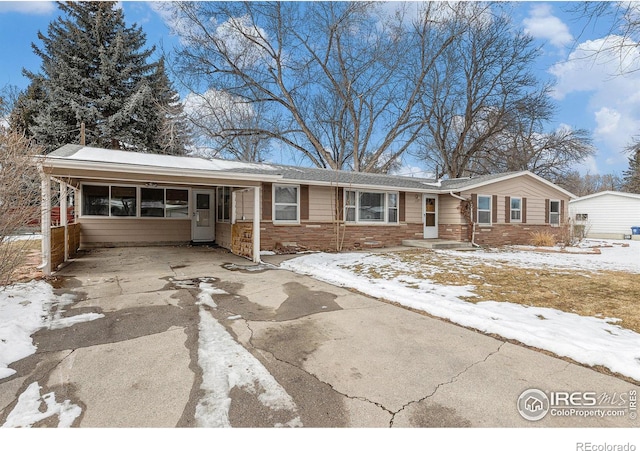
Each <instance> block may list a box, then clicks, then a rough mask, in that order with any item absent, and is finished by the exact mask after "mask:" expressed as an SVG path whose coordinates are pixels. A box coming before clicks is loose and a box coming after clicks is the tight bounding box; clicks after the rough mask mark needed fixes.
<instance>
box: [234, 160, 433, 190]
mask: <svg viewBox="0 0 640 451" xmlns="http://www.w3.org/2000/svg"><path fill="white" fill-rule="evenodd" d="M269 166H270V167H271V168H272V169H270V170H261V169H252V168H248V169H244V168H238V169H234V170H233V171H234V172H243V173H252V174H269V175H276V174H279V175H282V177H283V180H288V181H296V182H319V183H323V184H325V183H328V184H338V185H340V186H349V185H354V186H380V187H395V188H405V189H416V190H424V189H430V188H431V189H436V188H435V187H434V186H431V185H429V184H433V183H434V180H431V179H424V178H413V177H402V176H395V175H387V174H372V173H366V172H353V171H335V170H332V169H322V168H305V167H298V166H285V165H279V164H269Z"/></svg>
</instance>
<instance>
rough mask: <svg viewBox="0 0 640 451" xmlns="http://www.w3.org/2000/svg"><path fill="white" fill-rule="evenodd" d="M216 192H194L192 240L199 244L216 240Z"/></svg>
mask: <svg viewBox="0 0 640 451" xmlns="http://www.w3.org/2000/svg"><path fill="white" fill-rule="evenodd" d="M214 202H215V191H210V190H194V191H193V209H192V211H193V217H192V219H191V240H192V241H196V242H197V241H199V242H208V241H214V239H215V236H216V235H215V223H216V222H215V217H214V212H215V205H214Z"/></svg>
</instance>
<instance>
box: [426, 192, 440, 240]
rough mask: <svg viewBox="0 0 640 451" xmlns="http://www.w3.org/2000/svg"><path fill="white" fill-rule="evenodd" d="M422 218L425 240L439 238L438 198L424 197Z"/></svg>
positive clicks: (432, 196)
mask: <svg viewBox="0 0 640 451" xmlns="http://www.w3.org/2000/svg"><path fill="white" fill-rule="evenodd" d="M422 218H423V221H424V223H423V225H424V238H438V196H437V195H427V194H425V195H424V196H423V197H422Z"/></svg>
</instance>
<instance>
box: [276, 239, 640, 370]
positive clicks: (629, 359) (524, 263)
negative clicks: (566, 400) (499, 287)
mask: <svg viewBox="0 0 640 451" xmlns="http://www.w3.org/2000/svg"><path fill="white" fill-rule="evenodd" d="M598 244H600V245H601V244H608V245H612V247H602V248H601V254H593V255H582V254H575V253H569V252H567V253H543V252H531V251H526V250H516V249H512V250H487V251H484V250H479V251H475V252H466V253H464V254H463V255H464V257H463V259H462V261H463V262H464V264H465V265H474V264H489V265H494V266H518V267H527V268H547V269H548V268H557V269H561V270H569V269H570V270H576V271H582V272H589V271H599V270H618V271H627V272H631V273H640V242H638V241H633V242H630V241H625V242H624V243H623V242H607V243H602V242H598V243H596V242H586V243H585V244H583V245H584V246H587V247H588V246H594V245H598ZM622 244H628V245H629V246H628V247H623V246H622ZM436 252H437V253H438V254H440V255H441V256H443V257H445V258H447V257H449V258H451V260H452V261H460V260H461V257H460V256H461V255H462V254H461V253H460V252H457V251H436ZM423 266H424V265H423ZM281 267H283V268H286V269H289V270H292V271H295V272H298V273H301V274H307V275H311V276H313V277H315V278H317V279H319V280H323V281H325V282H329V283H331V284H335V285H338V286H345V287H351V288H355V289H357V290H359V291H361V292H363V293H366V294H368V295H370V296H374V297H378V298H384V299H388V300H390V301H393V302H397V303H399V304H401V305H405V306H407V307H411V308H415V309H420V310H423V311H425V312H427V313H429V314H431V315H434V316H437V317H441V318H446V319H449V320H451V321H453V322H454V323H457V324H460V325H462V326H466V327H472V328H475V329H478V330H481V331H484V332H487V333H495V334H498V335H500V336H502V337H505V338H508V339H514V340H518V341H520V342H522V343H524V344H527V345H530V346H535V347H537V348H541V349H546V350H548V351H551V352H553V353H555V354H557V355H560V356H566V357H570V358H572V359H574V360H576V361H578V362H581V363H584V364H587V365H603V366H605V367H607V368H609V369H611V370H612V371H615V372H618V373H620V374H623V375H626V376H629V377H632V378H634V379H636V380H639V381H640V334H638V333H636V332H633V331H631V330H628V329H623V328H621V327H620V326H618V325H616V324H615V323H616V322H618V320H617V319H613V318H595V317H586V316H580V315H576V314H574V313H566V312H562V311H559V310H555V309H550V308H540V307H531V306H525V305H520V304H513V303H508V302H494V301H483V302H478V303H471V302H467V301H464V300H463V298H465V297H473V296H474V293H473V290H474V286H473V285H467V286H447V285H442V284H438V283H435V282H434V281H432V280H429V278H428V270H427V271H426V272H427V274H426V276H423V277H420V278H418V277H415V275H413V274H415V272H414V269H415V268H413V267H412V265H411V263H410V262H407V261H406V260H403V259H400V258H394V256H393V254H380V253H361V252H358V253H343V254H325V253H318V254H311V255H306V256H302V257H298V258H295V259H293V260H289V261H286V262H284V263H282V265H281ZM363 268H365V269H369V270H374V271H373V272H372V271H366V270H365V271H363V270H362V269H363ZM439 270H440V269H439V268H433V271H439ZM423 273H424V271H423Z"/></svg>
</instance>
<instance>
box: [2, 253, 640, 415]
mask: <svg viewBox="0 0 640 451" xmlns="http://www.w3.org/2000/svg"><path fill="white" fill-rule="evenodd" d="M265 260H271V261H272V262H274V263H276V264H277V262H278V261H279V260H280V259H279V258H277V257H273V258H269V257H265ZM204 278H206V279H207V281H208V283H211V284H213V286H214V287H215V288H216V289H217V290H216V292H215V293H214V294H212V298H213V301H214V302H215V304H216V305H217V308H215V309H208V310H207V312H208V314H211V315H212V316H213V317H214V318H215V319H216V320H217V321H218V322H219V323H220V324H222V325H223V326H224V327H225V328H226V330H227V331H228V332H229V333H230V334H231V335H232V336H233V337H234V339H235V340H236V341H237V342H238V343H240V344H241V345H242V346H244V347H245V348H246V349H247V350H248V351H249V352H250V353H251V354H252V355H253V356H254V357H256V358H257V359H258V360H259V361H260V362H261V363H262V365H264V367H265V368H266V369H267V370H268V371H269V373H271V375H272V376H273V377H274V378H275V379H276V380H277V382H278V383H279V384H280V385H281V386H282V387H283V388H284V390H285V391H286V392H287V393H288V394H289V395H290V396H291V398H292V399H293V401H294V403H295V404H296V406H297V413H298V414H299V417H300V420H301V422H302V424H303V425H304V426H306V427H537V426H541V427H555V426H559V427H612V426H614V427H617V426H620V427H636V426H637V425H638V424H637V422H634V421H630V419H629V418H627V417H605V418H581V417H575V416H573V417H553V416H550V415H548V416H547V417H545V418H544V419H543V420H541V421H538V422H530V421H527V420H525V419H524V418H522V417H521V416H520V415H519V413H518V411H517V408H516V402H517V399H518V397H519V396H520V394H521V393H522V392H523V391H524V390H526V389H529V388H538V389H541V390H543V391H595V392H597V393H608V394H613V393H618V394H619V393H627V392H629V391H630V390H634V389H636V390H637V388H638V387H637V386H635V385H633V384H630V383H627V382H625V381H622V380H620V379H617V378H614V377H611V376H607V375H604V374H601V373H598V372H595V371H593V370H591V369H588V368H585V367H581V366H578V365H575V364H572V363H568V362H566V361H564V360H561V359H557V358H553V357H550V356H548V355H545V354H542V353H540V352H536V351H534V350H530V349H527V348H524V347H521V346H516V345H514V344H511V343H507V342H504V341H501V340H498V339H495V338H492V337H489V336H486V335H482V334H479V333H476V332H474V331H470V330H468V329H465V328H462V327H458V326H455V325H452V324H450V323H447V322H445V321H440V320H437V319H434V318H431V317H427V316H424V315H421V314H418V313H415V312H412V311H409V310H406V309H403V308H401V307H398V306H395V305H391V304H388V303H385V302H382V301H379V300H377V299H373V298H370V297H367V296H364V295H361V294H359V293H356V292H354V291H352V290H347V289H343V288H339V287H335V286H332V285H328V284H326V283H323V282H320V281H317V280H315V279H312V278H310V277H307V276H302V275H298V274H294V273H291V272H288V271H285V270H280V269H278V268H277V266H272V265H259V266H255V265H252V264H251V263H250V262H248V261H246V260H243V259H240V258H238V257H236V256H233V255H231V254H229V253H227V252H226V251H223V250H220V249H211V248H207V247H170V248H153V247H150V248H120V249H100V250H93V251H90V252H88V253H86V255H84V256H83V257H81V258H79V259H77V260H76V261H74V262H73V263H72V264H70V265H69V266H67V267H66V268H65V269H63V270H62V271H60V272H59V274H58V280H59V288H58V289H59V290H61V291H65V292H71V293H73V294H74V295H76V297H77V300H76V302H75V303H74V304H73V305H72V306H70V307H69V308H68V309H67V311H66V313H65V314H66V315H67V316H72V315H75V314H79V313H86V312H98V313H103V314H104V315H105V316H104V318H101V319H98V320H95V321H91V322H87V323H79V324H76V325H74V326H72V327H69V328H66V329H58V330H42V331H39V332H38V333H36V334H35V335H34V336H33V339H34V341H35V342H36V343H37V346H38V351H37V353H36V354H35V355H32V356H30V357H28V358H26V359H23V360H21V361H19V362H16V363H14V364H13V365H12V367H13V368H14V369H16V370H17V374H16V375H14V376H12V377H10V378H6V379H3V380H0V424H2V423H3V422H4V420H5V419H6V417H7V415H8V414H9V412H10V411H11V409H12V408H13V407H14V406H15V404H16V400H17V397H18V396H19V394H20V393H21V392H22V391H23V390H24V389H25V388H26V387H27V386H28V385H29V384H31V383H32V382H34V381H38V382H39V383H40V385H41V386H42V387H43V393H47V392H49V391H53V392H55V394H56V399H60V400H62V399H70V400H71V401H72V402H73V403H75V404H77V405H79V406H81V407H82V415H81V416H80V417H79V418H78V419H77V420H76V422H75V423H74V426H80V427H175V426H178V427H189V426H194V425H195V424H196V422H195V411H196V405H197V403H198V401H199V400H200V399H201V397H202V395H203V391H202V388H201V384H202V369H201V368H200V366H199V364H198V333H199V331H198V321H199V319H198V318H199V315H198V307H197V306H196V297H197V295H198V289H197V283H194V284H192V286H191V287H190V286H189V285H188V284H176V283H175V281H197V280H200V279H204ZM258 396H259V393H252V392H251V391H249V390H244V389H241V388H237V387H236V388H233V389H232V390H231V392H230V398H231V403H230V406H229V412H228V416H229V423H230V424H231V425H232V426H235V427H271V426H275V425H277V424H278V421H279V420H278V418H277V415H275V414H274V412H270V411H269V409H268V408H265V406H264V405H262V404H261V403H260V402H258V400H257V398H258ZM47 425H50V424H48V423H47V424H41V425H40V426H47Z"/></svg>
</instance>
